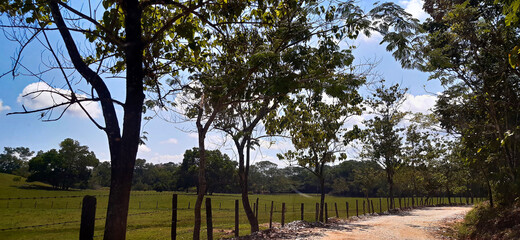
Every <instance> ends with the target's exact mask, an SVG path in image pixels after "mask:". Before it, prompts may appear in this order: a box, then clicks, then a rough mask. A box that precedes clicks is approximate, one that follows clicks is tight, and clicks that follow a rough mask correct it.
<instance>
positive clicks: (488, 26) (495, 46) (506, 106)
mask: <svg viewBox="0 0 520 240" xmlns="http://www.w3.org/2000/svg"><path fill="white" fill-rule="evenodd" d="M437 2H438V1H433V0H432V1H426V2H425V3H428V4H429V5H435V4H436V3H437ZM504 2H506V1H504ZM507 3H513V2H511V1H507ZM504 6H506V7H507V5H504ZM426 10H427V12H428V13H429V14H430V15H432V16H438V17H436V18H434V19H433V20H432V21H429V22H426V23H425V24H424V25H423V29H424V31H425V38H424V39H425V41H424V42H423V45H422V47H421V48H417V51H418V52H420V54H422V56H423V57H422V58H421V60H420V61H419V62H420V63H421V69H423V70H424V71H430V72H432V73H433V74H432V77H431V78H433V79H439V80H440V81H441V83H442V84H443V85H444V86H445V87H446V90H445V91H444V92H443V94H442V95H441V96H440V97H439V101H438V103H437V106H436V113H437V114H438V115H439V116H440V117H439V118H440V121H441V125H442V126H443V127H444V128H446V129H448V130H449V131H450V132H453V133H456V134H459V135H460V137H461V138H460V139H461V140H462V141H461V143H462V144H463V146H464V149H463V151H462V153H463V156H465V158H466V162H467V163H468V164H469V165H470V166H472V168H475V169H479V171H480V172H481V174H483V176H484V177H483V179H489V181H490V182H488V183H489V185H490V186H493V192H494V194H495V195H496V196H497V198H496V200H498V201H497V202H499V203H500V204H506V205H507V204H510V203H512V202H513V199H516V198H517V197H518V196H519V195H520V170H519V166H520V157H519V151H518V149H519V148H518V147H519V144H520V138H519V137H518V135H519V132H518V128H517V126H518V124H519V121H518V119H519V118H518V116H519V115H520V112H519V111H518V109H519V104H520V103H519V101H518V99H519V97H520V88H519V86H518V82H519V81H518V80H519V77H518V76H519V69H518V68H511V66H510V64H509V59H508V54H509V53H510V51H511V49H514V48H515V46H516V45H517V43H518V42H519V39H520V36H518V34H517V32H518V26H517V25H510V26H507V23H506V20H507V19H508V16H506V15H504V14H503V11H502V10H503V9H502V8H501V6H499V5H495V4H494V3H493V1H484V2H482V1H454V2H446V3H445V4H444V5H442V6H440V7H438V8H427V9H426ZM515 55H516V54H515Z"/></svg>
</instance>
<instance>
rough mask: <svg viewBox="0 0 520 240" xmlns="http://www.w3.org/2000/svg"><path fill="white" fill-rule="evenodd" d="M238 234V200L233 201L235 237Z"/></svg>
mask: <svg viewBox="0 0 520 240" xmlns="http://www.w3.org/2000/svg"><path fill="white" fill-rule="evenodd" d="M239 234H240V222H239V219H238V200H235V237H238V236H239Z"/></svg>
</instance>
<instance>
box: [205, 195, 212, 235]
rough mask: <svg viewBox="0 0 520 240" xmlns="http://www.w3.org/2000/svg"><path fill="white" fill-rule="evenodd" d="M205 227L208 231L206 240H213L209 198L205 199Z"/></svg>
mask: <svg viewBox="0 0 520 240" xmlns="http://www.w3.org/2000/svg"><path fill="white" fill-rule="evenodd" d="M206 227H207V229H208V240H213V217H212V214H211V198H206Z"/></svg>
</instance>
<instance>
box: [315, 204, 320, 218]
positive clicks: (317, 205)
mask: <svg viewBox="0 0 520 240" xmlns="http://www.w3.org/2000/svg"><path fill="white" fill-rule="evenodd" d="M319 214H320V204H318V203H316V222H318V216H319Z"/></svg>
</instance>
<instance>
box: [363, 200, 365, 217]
mask: <svg viewBox="0 0 520 240" xmlns="http://www.w3.org/2000/svg"><path fill="white" fill-rule="evenodd" d="M365 213H366V211H365V200H363V215H365Z"/></svg>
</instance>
